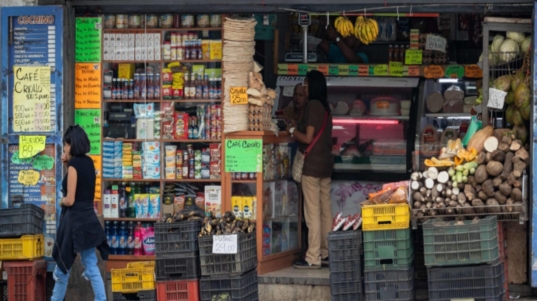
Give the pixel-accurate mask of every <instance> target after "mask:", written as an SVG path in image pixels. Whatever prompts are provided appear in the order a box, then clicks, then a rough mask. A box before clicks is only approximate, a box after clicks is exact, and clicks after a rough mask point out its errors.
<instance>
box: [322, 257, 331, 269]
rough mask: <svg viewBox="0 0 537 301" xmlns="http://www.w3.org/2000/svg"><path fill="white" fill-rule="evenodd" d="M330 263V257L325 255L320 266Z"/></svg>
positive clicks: (326, 265)
mask: <svg viewBox="0 0 537 301" xmlns="http://www.w3.org/2000/svg"><path fill="white" fill-rule="evenodd" d="M329 265H330V259H328V257H326V258H325V259H321V266H322V267H325V268H327V267H328V266H329Z"/></svg>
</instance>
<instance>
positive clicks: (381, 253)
mask: <svg viewBox="0 0 537 301" xmlns="http://www.w3.org/2000/svg"><path fill="white" fill-rule="evenodd" d="M411 234H412V230H410V228H408V229H404V230H387V231H369V232H364V233H363V235H364V269H365V270H388V269H406V268H407V267H408V265H409V264H411V263H412V261H413V259H414V244H413V243H412V235H411Z"/></svg>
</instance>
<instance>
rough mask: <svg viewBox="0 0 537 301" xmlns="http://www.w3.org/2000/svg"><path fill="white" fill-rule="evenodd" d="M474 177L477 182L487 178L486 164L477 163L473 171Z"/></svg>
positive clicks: (481, 182) (480, 182)
mask: <svg viewBox="0 0 537 301" xmlns="http://www.w3.org/2000/svg"><path fill="white" fill-rule="evenodd" d="M474 177H475V180H476V181H477V183H478V184H483V182H485V181H486V180H487V179H488V178H489V175H488V173H487V166H486V165H479V166H478V167H477V169H476V171H475V174H474Z"/></svg>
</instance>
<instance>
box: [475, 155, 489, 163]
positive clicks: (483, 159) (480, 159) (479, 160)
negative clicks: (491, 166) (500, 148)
mask: <svg viewBox="0 0 537 301" xmlns="http://www.w3.org/2000/svg"><path fill="white" fill-rule="evenodd" d="M486 157H487V154H485V153H484V152H481V153H479V155H477V164H484V163H485V162H486Z"/></svg>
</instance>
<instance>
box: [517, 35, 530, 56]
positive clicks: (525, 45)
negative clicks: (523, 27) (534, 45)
mask: <svg viewBox="0 0 537 301" xmlns="http://www.w3.org/2000/svg"><path fill="white" fill-rule="evenodd" d="M530 47H531V37H530V36H527V37H525V38H524V41H522V43H521V44H520V51H521V52H522V53H526V51H528V49H530Z"/></svg>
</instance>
